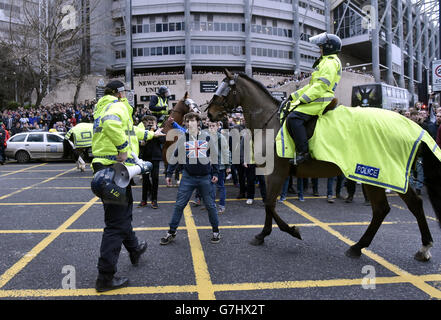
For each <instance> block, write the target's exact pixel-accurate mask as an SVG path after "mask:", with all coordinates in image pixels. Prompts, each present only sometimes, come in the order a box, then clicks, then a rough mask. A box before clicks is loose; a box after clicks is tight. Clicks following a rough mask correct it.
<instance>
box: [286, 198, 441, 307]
mask: <svg viewBox="0 0 441 320" xmlns="http://www.w3.org/2000/svg"><path fill="white" fill-rule="evenodd" d="M284 204H285V205H286V206H288V207H289V208H291V209H292V210H294V211H295V212H297V213H298V214H300V215H301V216H303V217H304V218H306V219H308V220H309V221H311V222H313V223H315V224H317V225H318V226H319V227H320V228H322V229H323V230H325V231H327V232H329V233H330V234H332V235H333V236H335V237H337V238H338V239H339V240H341V241H343V242H344V243H346V244H348V245H350V246H352V245H354V244H355V242H354V241H352V240H350V239H349V238H347V237H345V236H343V235H342V234H341V233H340V232H338V231H336V230H334V229H332V228H331V227H330V226H329V225H328V224H326V223H324V222H322V221H320V220H318V219H316V218H314V217H313V216H311V215H309V214H308V213H306V212H305V211H303V210H302V209H300V208H298V207H296V206H295V205H293V204H292V203H289V202H287V201H285V202H284ZM363 253H364V254H365V255H366V256H368V257H369V258H371V259H372V260H374V261H376V262H377V263H379V264H381V265H382V266H383V267H385V268H386V269H388V270H390V271H392V272H394V273H395V274H397V275H399V276H401V277H404V278H405V279H406V280H407V281H408V282H410V283H411V284H413V285H414V286H415V287H417V288H418V289H420V290H422V291H424V292H425V293H427V294H428V295H430V296H431V297H434V298H437V299H441V291H440V290H437V289H435V288H434V287H432V286H430V285H429V284H427V283H425V282H424V280H421V279H419V278H418V276H415V275H413V274H410V273H409V272H407V271H405V270H403V269H401V268H400V267H398V266H396V265H394V264H392V263H390V262H388V261H386V260H385V259H384V258H382V257H380V256H379V255H377V254H375V253H373V252H372V251H370V250H368V249H366V248H364V249H363Z"/></svg>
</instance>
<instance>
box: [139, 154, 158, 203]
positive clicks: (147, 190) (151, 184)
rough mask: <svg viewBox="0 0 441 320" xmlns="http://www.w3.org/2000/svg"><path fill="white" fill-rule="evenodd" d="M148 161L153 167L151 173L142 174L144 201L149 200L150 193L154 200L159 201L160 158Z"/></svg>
mask: <svg viewBox="0 0 441 320" xmlns="http://www.w3.org/2000/svg"><path fill="white" fill-rule="evenodd" d="M148 161H150V162H151V163H152V164H153V169H152V171H151V172H150V173H149V174H143V175H142V201H147V197H148V195H149V194H150V198H151V200H152V201H157V200H158V184H159V160H148ZM150 178H151V181H150Z"/></svg>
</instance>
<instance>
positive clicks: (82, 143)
mask: <svg viewBox="0 0 441 320" xmlns="http://www.w3.org/2000/svg"><path fill="white" fill-rule="evenodd" d="M92 136H93V124H92V123H87V122H81V123H79V124H77V125H76V126H74V127H72V128H71V129H70V130H69V131H68V132H67V133H66V135H65V136H64V141H63V147H64V151H65V154H64V157H66V158H67V157H68V156H69V154H68V151H69V150H71V149H72V148H73V150H72V151H73V154H74V158H75V161H76V162H77V169H80V170H81V171H84V170H85V169H86V163H85V162H84V159H83V157H84V158H85V159H86V160H87V158H88V154H89V148H90V147H92ZM71 143H72V144H71ZM72 145H73V146H72Z"/></svg>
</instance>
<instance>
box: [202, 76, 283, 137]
mask: <svg viewBox="0 0 441 320" xmlns="http://www.w3.org/2000/svg"><path fill="white" fill-rule="evenodd" d="M238 77H239V75H238V74H237V73H236V74H235V75H234V77H233V79H229V78H226V79H224V80H223V81H222V83H221V85H220V86H219V87H218V88H217V90H216V93H215V94H214V96H213V98H211V101H210V102H209V103H208V106H207V107H206V108H205V110H204V112H206V111H207V110H208V107H209V106H210V105H211V103H212V102H213V100H214V99H215V97H216V96H217V97H221V98H222V101H221V103H220V105H221V106H222V107H223V108H224V109H225V110H228V111H229V112H234V109H235V108H236V107H232V106H230V105H229V104H228V101H227V99H226V97H227V96H228V95H229V94H230V91H231V90H232V94H233V98H234V99H237V96H238V95H237V93H238V91H237V88H236V83H237V78H238ZM235 105H236V106H237V105H238V103H236V102H235ZM278 112H279V110H278V109H276V111H275V112H274V113H273V114H271V116H270V117H269V119H268V120H267V121H266V122H265V124H264V125H263V127H262V129H265V128H266V126H267V125H268V123H269V122H270V121H271V120H272V119H273V118H274V116H275V115H276V114H277V113H278Z"/></svg>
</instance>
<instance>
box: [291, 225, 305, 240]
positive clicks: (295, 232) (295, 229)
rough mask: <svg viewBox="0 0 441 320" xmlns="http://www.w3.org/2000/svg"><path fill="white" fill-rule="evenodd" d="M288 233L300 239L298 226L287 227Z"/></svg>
mask: <svg viewBox="0 0 441 320" xmlns="http://www.w3.org/2000/svg"><path fill="white" fill-rule="evenodd" d="M289 234H290V235H292V236H293V237H294V238H297V239H300V240H302V236H301V235H300V231H299V228H297V227H296V226H292V227H290V228H289Z"/></svg>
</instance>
